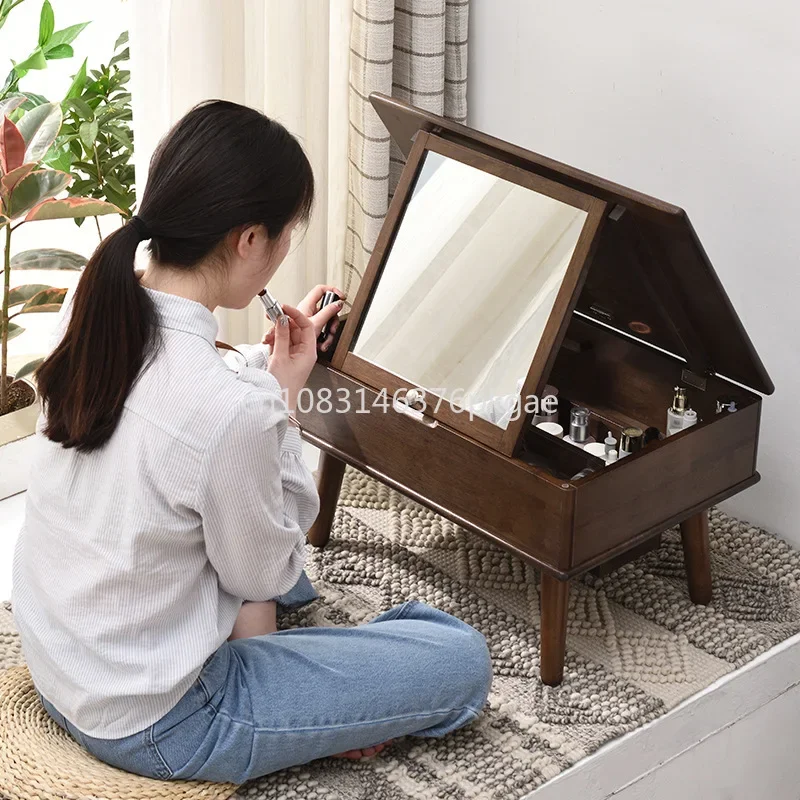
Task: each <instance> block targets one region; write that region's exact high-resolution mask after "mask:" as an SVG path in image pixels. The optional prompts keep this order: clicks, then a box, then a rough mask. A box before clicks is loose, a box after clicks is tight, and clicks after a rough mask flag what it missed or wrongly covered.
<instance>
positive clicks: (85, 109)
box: [64, 97, 94, 120]
mask: <svg viewBox="0 0 800 800" xmlns="http://www.w3.org/2000/svg"><path fill="white" fill-rule="evenodd" d="M64 105H65V106H68V107H69V108H71V109H73V110H74V111H75V113H76V114H77V115H78V116H79V117H80V118H81V119H85V120H90V119H94V111H92V108H91V106H90V105H89V104H88V103H87V102H86V101H85V100H84V99H83V98H81V97H70V98H67V99H66V100H65V101H64Z"/></svg>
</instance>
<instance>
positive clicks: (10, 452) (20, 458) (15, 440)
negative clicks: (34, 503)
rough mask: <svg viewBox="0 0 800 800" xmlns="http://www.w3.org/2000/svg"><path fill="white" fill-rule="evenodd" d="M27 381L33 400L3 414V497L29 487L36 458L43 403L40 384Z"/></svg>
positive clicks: (0, 480)
mask: <svg viewBox="0 0 800 800" xmlns="http://www.w3.org/2000/svg"><path fill="white" fill-rule="evenodd" d="M20 380H22V381H25V383H27V384H28V385H29V386H30V387H31V389H32V395H33V402H32V403H31V404H30V405H28V406H26V407H25V408H21V409H19V411H12V412H11V413H9V414H3V415H2V416H0V500H4V499H5V498H6V497H11V495H13V494H18V493H19V492H24V491H25V490H26V489H27V488H28V476H29V474H30V468H31V462H32V461H33V445H34V440H33V437H32V435H31V434H33V432H34V431H35V430H36V420H37V418H38V416H39V411H40V403H39V398H38V396H37V394H36V388H35V387H34V385H33V384H32V383H30V381H26V380H25V378H21V379H20Z"/></svg>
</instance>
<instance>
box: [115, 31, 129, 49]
mask: <svg viewBox="0 0 800 800" xmlns="http://www.w3.org/2000/svg"><path fill="white" fill-rule="evenodd" d="M124 44H128V31H122V33H121V34H120V35H119V38H118V39H117V41H116V42H114V49H115V50H118V49H119V48H120V47H122V45H124Z"/></svg>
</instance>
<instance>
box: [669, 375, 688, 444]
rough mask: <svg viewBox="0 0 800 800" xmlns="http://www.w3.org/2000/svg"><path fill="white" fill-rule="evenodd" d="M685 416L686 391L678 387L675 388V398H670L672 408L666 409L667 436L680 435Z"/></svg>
mask: <svg viewBox="0 0 800 800" xmlns="http://www.w3.org/2000/svg"><path fill="white" fill-rule="evenodd" d="M685 414H686V389H682V388H681V387H680V386H676V387H675V396H674V397H673V398H672V406H671V407H670V408H668V409H667V436H672V435H673V434H674V433H680V432H681V431H682V430H683V426H684V422H685V419H684V415H685Z"/></svg>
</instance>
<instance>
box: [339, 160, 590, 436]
mask: <svg viewBox="0 0 800 800" xmlns="http://www.w3.org/2000/svg"><path fill="white" fill-rule="evenodd" d="M586 217H587V213H586V212H585V211H583V210H582V209H579V208H575V207H574V206H571V205H568V204H566V203H562V202H561V201H559V200H555V199H553V198H552V197H548V196H547V195H544V194H540V193H539V192H535V191H533V190H531V189H528V188H526V187H524V186H520V185H518V184H516V183H511V182H510V181H506V180H504V179H502V178H498V177H496V176H494V175H490V174H489V173H487V172H483V171H481V170H479V169H477V168H475V167H471V166H469V165H467V164H463V163H462V162H460V161H456V160H454V159H451V158H447V157H445V156H442V155H440V154H438V153H434V152H428V153H427V155H426V158H425V161H424V164H423V166H422V169H421V172H420V174H419V176H418V178H417V182H416V185H415V187H414V191H413V194H412V196H411V199H410V201H409V203H408V206H407V209H406V212H405V215H404V217H403V220H402V222H401V224H400V227H399V229H398V232H397V236H396V238H395V241H394V245H393V246H392V249H391V252H390V253H389V256H388V258H387V260H386V262H385V266H384V269H383V272H382V274H381V276H380V278H379V280H378V283H377V288H376V290H375V292H374V295H373V298H372V301H371V303H370V304H369V306H368V308H367V310H366V313H365V316H364V320H363V324H362V327H361V330H360V332H359V334H358V337H357V339H356V342H355V345H354V347H353V352H354V353H355V354H356V355H358V356H360V357H361V358H363V359H365V360H366V361H370V362H372V363H373V364H376V365H377V366H379V367H381V368H383V369H384V370H387V371H388V372H391V373H393V374H395V375H397V376H398V377H401V378H403V379H405V380H406V381H408V382H410V383H413V384H416V385H417V386H420V387H422V388H424V389H426V390H427V391H428V392H431V393H433V394H436V395H438V396H440V397H442V398H444V400H446V401H448V402H450V403H451V404H452V405H453V406H454V407H457V408H459V409H465V410H469V411H471V412H472V413H474V414H476V415H478V416H480V417H482V418H484V419H487V420H489V421H490V422H493V423H494V424H496V425H498V426H500V427H502V428H506V427H507V426H508V424H509V420H510V418H511V416H512V414H513V413H514V411H515V408H516V406H517V400H518V398H519V393H520V391H521V386H522V382H523V380H524V378H525V376H526V375H527V373H528V369H529V368H530V365H531V361H532V360H533V356H534V354H535V353H536V350H537V347H538V345H539V342H540V340H541V337H542V334H543V332H544V329H545V325H546V324H547V320H548V318H549V317H550V312H551V311H552V309H553V304H554V303H555V299H556V295H557V294H558V291H559V289H560V288H561V283H562V281H563V279H564V275H565V273H566V270H567V267H568V266H569V263H570V260H571V258H572V254H573V252H574V250H575V246H576V245H577V242H578V238H579V236H580V234H581V231H582V229H583V225H584V223H585V221H586Z"/></svg>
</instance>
